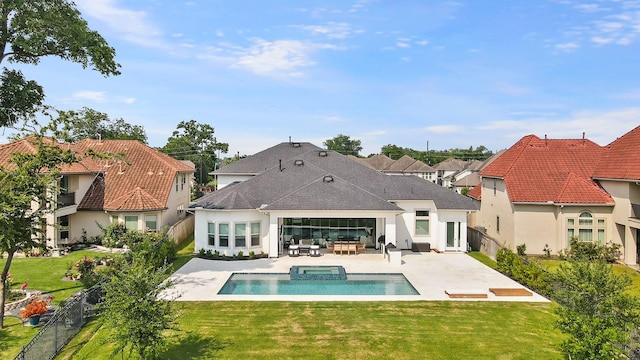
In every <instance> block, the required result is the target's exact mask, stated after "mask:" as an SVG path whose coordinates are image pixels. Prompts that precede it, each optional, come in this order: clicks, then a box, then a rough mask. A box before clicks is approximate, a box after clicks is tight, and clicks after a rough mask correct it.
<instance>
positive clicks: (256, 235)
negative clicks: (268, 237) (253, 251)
mask: <svg viewBox="0 0 640 360" xmlns="http://www.w3.org/2000/svg"><path fill="white" fill-rule="evenodd" d="M256 224H257V225H258V231H257V232H253V225H256ZM261 233H262V223H261V222H260V221H253V222H251V223H250V224H249V246H251V247H256V246H260V243H261V241H260V238H261V236H260V234H261ZM254 238H256V239H257V240H258V241H257V243H256V244H254V242H253V240H254Z"/></svg>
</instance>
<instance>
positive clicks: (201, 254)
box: [198, 248, 206, 257]
mask: <svg viewBox="0 0 640 360" xmlns="http://www.w3.org/2000/svg"><path fill="white" fill-rule="evenodd" d="M205 254H206V250H205V249H204V248H200V250H198V255H199V256H200V257H204V255H205Z"/></svg>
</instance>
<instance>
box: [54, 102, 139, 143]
mask: <svg viewBox="0 0 640 360" xmlns="http://www.w3.org/2000/svg"><path fill="white" fill-rule="evenodd" d="M58 116H59V117H60V118H65V119H66V121H67V129H66V130H67V133H68V135H69V138H68V139H67V140H68V141H70V142H77V141H80V140H82V139H96V138H98V137H100V138H101V139H103V140H138V141H140V142H142V143H145V144H146V143H147V134H146V133H145V131H144V127H142V126H140V125H131V124H129V123H127V122H126V121H124V119H122V118H119V119H109V116H108V115H107V114H105V113H101V112H98V111H96V110H93V109H90V108H87V107H84V108H82V109H81V110H80V111H73V110H70V111H59V112H58Z"/></svg>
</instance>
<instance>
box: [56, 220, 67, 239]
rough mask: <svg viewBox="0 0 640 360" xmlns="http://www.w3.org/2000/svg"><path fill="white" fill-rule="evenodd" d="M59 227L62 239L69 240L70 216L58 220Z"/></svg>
mask: <svg viewBox="0 0 640 360" xmlns="http://www.w3.org/2000/svg"><path fill="white" fill-rule="evenodd" d="M58 225H59V226H60V239H62V240H68V239H69V215H66V216H60V217H59V218H58Z"/></svg>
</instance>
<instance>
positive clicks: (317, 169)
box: [191, 142, 475, 257]
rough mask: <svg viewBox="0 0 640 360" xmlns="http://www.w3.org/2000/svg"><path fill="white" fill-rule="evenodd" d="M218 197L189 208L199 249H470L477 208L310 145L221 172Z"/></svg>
mask: <svg viewBox="0 0 640 360" xmlns="http://www.w3.org/2000/svg"><path fill="white" fill-rule="evenodd" d="M215 174H216V175H217V176H218V181H219V183H220V184H225V186H224V187H222V188H221V189H220V190H218V191H216V192H213V193H211V194H208V195H205V196H203V197H202V198H200V199H198V200H196V201H195V202H194V203H193V204H192V205H191V211H193V212H194V213H195V250H196V251H199V250H200V249H205V250H212V251H214V250H217V251H219V252H220V253H222V254H226V255H232V254H237V253H238V252H240V251H242V252H243V253H245V254H248V253H249V252H250V251H253V252H255V253H261V252H264V253H266V254H268V255H269V256H270V257H277V256H280V255H282V254H283V250H284V248H285V245H286V244H289V242H290V240H291V238H292V237H294V236H295V237H297V238H301V239H311V240H313V241H314V242H315V244H317V245H320V246H325V244H326V243H327V241H335V240H343V239H346V240H356V241H359V242H361V243H363V244H366V246H368V247H377V245H378V241H377V240H378V239H380V238H381V237H382V236H384V241H385V242H386V243H392V244H394V245H396V246H398V247H400V248H404V249H407V248H410V247H411V245H412V243H427V242H428V243H430V244H431V247H432V248H436V249H438V250H441V251H466V250H467V236H466V227H467V214H468V213H469V212H471V211H475V206H474V204H473V201H472V200H471V199H469V198H466V197H464V196H460V195H458V194H456V193H454V192H452V191H449V190H447V189H444V188H442V187H440V186H437V185H435V184H433V183H431V182H428V181H424V180H422V179H420V178H418V177H416V176H389V175H385V174H383V173H381V172H379V171H376V170H374V169H372V168H369V167H367V166H365V165H362V164H361V163H359V162H357V161H354V160H352V159H350V158H348V157H347V156H344V155H341V154H339V153H336V152H334V151H329V150H324V149H322V148H319V147H317V146H315V145H313V144H310V143H297V142H289V143H281V144H279V145H276V146H274V147H271V148H269V149H266V150H264V151H262V152H259V153H257V154H255V155H252V156H249V157H247V158H244V159H241V160H239V161H238V162H236V163H233V164H230V165H228V166H225V167H223V168H221V169H219V170H217V171H215Z"/></svg>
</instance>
